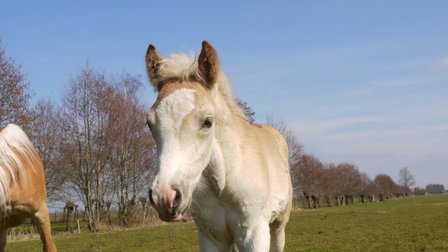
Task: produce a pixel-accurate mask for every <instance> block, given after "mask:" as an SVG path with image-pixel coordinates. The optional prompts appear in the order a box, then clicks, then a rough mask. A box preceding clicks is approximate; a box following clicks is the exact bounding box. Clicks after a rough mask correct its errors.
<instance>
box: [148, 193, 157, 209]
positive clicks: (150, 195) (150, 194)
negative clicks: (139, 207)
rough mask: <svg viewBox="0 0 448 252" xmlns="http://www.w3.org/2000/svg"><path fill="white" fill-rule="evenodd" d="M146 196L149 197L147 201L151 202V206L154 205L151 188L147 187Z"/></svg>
mask: <svg viewBox="0 0 448 252" xmlns="http://www.w3.org/2000/svg"><path fill="white" fill-rule="evenodd" d="M148 198H149V203H151V206H152V207H154V206H155V205H156V204H155V203H154V199H153V198H152V190H151V189H149V192H148Z"/></svg>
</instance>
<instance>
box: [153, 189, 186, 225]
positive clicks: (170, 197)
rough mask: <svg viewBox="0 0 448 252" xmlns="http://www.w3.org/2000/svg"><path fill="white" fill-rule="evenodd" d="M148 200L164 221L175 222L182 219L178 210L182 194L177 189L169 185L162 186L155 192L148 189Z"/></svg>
mask: <svg viewBox="0 0 448 252" xmlns="http://www.w3.org/2000/svg"><path fill="white" fill-rule="evenodd" d="M149 202H150V203H151V205H152V207H154V209H156V210H157V212H158V213H159V218H160V219H161V220H163V221H166V222H176V221H180V220H183V217H182V214H181V213H180V211H179V207H180V204H181V202H182V194H181V192H180V191H179V190H177V189H175V190H173V189H172V188H171V187H164V188H163V189H162V190H160V191H159V192H157V193H155V192H153V190H151V189H150V190H149Z"/></svg>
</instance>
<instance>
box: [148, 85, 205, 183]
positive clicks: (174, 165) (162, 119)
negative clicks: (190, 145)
mask: <svg viewBox="0 0 448 252" xmlns="http://www.w3.org/2000/svg"><path fill="white" fill-rule="evenodd" d="M195 92H196V91H195V90H193V89H187V88H182V89H178V90H176V91H174V92H173V93H171V94H170V95H168V96H166V97H165V98H163V99H162V101H161V102H160V104H159V105H158V106H157V109H156V115H157V118H158V120H159V125H160V135H161V141H162V143H161V144H162V149H161V152H160V153H159V155H160V156H159V166H160V167H159V169H160V170H159V175H158V180H159V181H158V182H159V186H163V185H164V184H165V183H170V182H171V183H172V182H173V181H171V180H172V179H173V178H174V177H177V179H180V178H179V175H180V174H179V173H178V169H181V168H182V167H180V166H182V160H183V159H185V158H188V157H185V155H184V151H185V150H182V149H181V147H180V140H181V139H180V135H179V133H180V130H181V127H182V122H183V121H184V119H185V117H186V116H187V115H188V114H189V113H190V112H191V111H193V109H194V108H195V97H194V93H195ZM183 161H185V160H183ZM156 180H157V179H156Z"/></svg>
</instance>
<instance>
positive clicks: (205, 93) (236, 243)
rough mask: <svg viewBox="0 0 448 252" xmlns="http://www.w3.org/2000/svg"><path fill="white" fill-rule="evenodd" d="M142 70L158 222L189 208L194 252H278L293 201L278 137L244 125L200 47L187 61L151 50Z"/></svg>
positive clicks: (213, 62)
mask: <svg viewBox="0 0 448 252" xmlns="http://www.w3.org/2000/svg"><path fill="white" fill-rule="evenodd" d="M146 63H147V69H148V74H149V77H150V80H151V82H152V84H153V86H154V88H155V90H156V91H157V93H158V97H157V99H156V101H155V103H154V105H153V106H152V108H151V109H150V110H149V112H148V114H147V122H148V125H149V128H150V130H151V132H152V135H153V137H154V139H155V141H156V144H157V154H158V162H157V175H156V177H155V179H154V181H153V184H152V187H151V191H150V200H151V204H152V205H153V206H154V208H155V209H156V210H157V211H158V212H159V217H160V219H162V220H164V221H168V222H175V221H181V220H183V214H184V213H185V211H186V210H187V209H188V208H190V206H191V208H190V209H191V213H192V216H193V218H194V221H195V223H196V225H197V229H198V235H199V242H200V248H201V251H229V250H231V249H235V248H237V249H238V250H239V251H257V252H258V251H269V250H270V251H282V250H283V247H284V243H285V226H286V224H287V222H288V219H289V213H290V210H291V202H292V188H291V179H290V174H289V166H288V147H287V144H286V141H285V139H284V138H283V136H282V135H281V134H280V133H279V132H278V131H276V130H275V129H273V128H271V127H269V126H265V125H251V124H250V123H249V122H248V120H247V118H246V116H245V115H244V113H243V112H242V110H241V109H240V108H239V107H238V105H237V104H236V102H235V98H234V97H233V94H232V92H231V87H230V83H229V81H228V79H227V77H226V76H225V74H224V73H223V72H222V71H221V68H220V64H219V60H218V55H217V53H216V51H215V49H214V48H213V47H212V46H211V45H210V44H209V43H208V42H207V41H204V42H203V43H202V50H201V53H200V55H199V57H198V58H193V59H192V58H188V57H186V56H184V55H173V56H171V57H170V58H166V59H164V58H162V57H161V56H160V55H159V53H158V52H157V50H156V48H155V47H154V46H153V45H150V46H149V48H148V51H147V53H146Z"/></svg>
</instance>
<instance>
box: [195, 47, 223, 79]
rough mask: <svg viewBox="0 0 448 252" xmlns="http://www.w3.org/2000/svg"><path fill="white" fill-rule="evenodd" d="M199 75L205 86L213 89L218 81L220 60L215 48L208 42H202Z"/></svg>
mask: <svg viewBox="0 0 448 252" xmlns="http://www.w3.org/2000/svg"><path fill="white" fill-rule="evenodd" d="M198 68H199V74H200V75H201V78H202V80H203V81H204V85H205V86H206V87H208V88H212V87H213V85H214V84H215V82H216V81H217V80H218V75H219V70H220V66H219V60H218V54H217V53H216V50H215V48H213V47H212V45H210V43H208V42H207V41H206V40H204V41H202V50H201V53H200V54H199V60H198Z"/></svg>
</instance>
